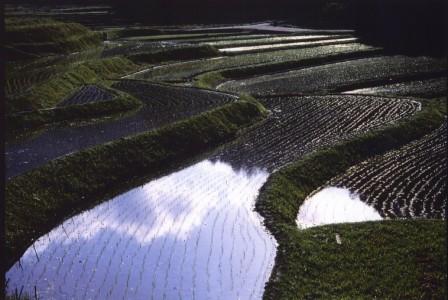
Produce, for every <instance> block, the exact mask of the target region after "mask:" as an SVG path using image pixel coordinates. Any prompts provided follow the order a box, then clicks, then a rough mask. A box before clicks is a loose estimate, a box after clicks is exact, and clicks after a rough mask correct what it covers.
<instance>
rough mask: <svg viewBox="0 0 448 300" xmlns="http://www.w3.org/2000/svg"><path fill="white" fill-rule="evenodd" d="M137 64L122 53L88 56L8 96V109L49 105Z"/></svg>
mask: <svg viewBox="0 0 448 300" xmlns="http://www.w3.org/2000/svg"><path fill="white" fill-rule="evenodd" d="M136 69H138V66H137V65H135V64H134V63H133V62H132V61H130V60H128V59H126V58H124V57H113V58H105V59H92V60H89V61H85V62H82V63H80V64H74V65H71V66H69V67H68V69H67V70H65V71H64V72H62V73H61V74H60V75H59V76H56V77H53V78H50V79H49V80H47V81H45V82H43V83H40V84H37V85H35V86H33V87H32V88H31V89H30V91H29V92H28V93H27V94H26V95H25V96H21V97H18V98H12V99H8V101H7V111H8V113H16V112H20V111H24V110H30V109H31V110H36V109H42V108H51V107H53V106H54V105H56V104H57V103H58V102H60V101H62V100H63V99H64V98H65V97H67V96H68V95H70V93H72V92H73V91H74V90H75V89H77V88H79V87H80V86H82V85H84V84H93V83H101V82H102V83H107V82H106V81H107V79H110V78H113V77H117V76H120V75H124V74H126V73H128V72H131V71H135V70H136Z"/></svg>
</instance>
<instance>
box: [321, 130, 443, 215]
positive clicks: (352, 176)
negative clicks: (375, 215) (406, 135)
mask: <svg viewBox="0 0 448 300" xmlns="http://www.w3.org/2000/svg"><path fill="white" fill-rule="evenodd" d="M446 149H447V122H446V121H445V123H444V124H443V126H442V127H441V128H439V129H438V130H436V131H435V132H434V133H432V134H430V135H427V136H425V137H424V138H422V139H420V140H418V141H415V142H413V143H411V144H408V145H406V146H405V147H403V148H400V149H398V150H395V151H391V152H389V153H387V154H385V155H383V156H379V157H375V158H372V159H371V160H367V161H365V162H363V163H361V164H359V165H356V166H354V167H352V168H350V169H349V170H348V171H347V172H346V173H345V174H343V175H341V176H339V177H336V178H334V179H332V180H331V181H330V183H329V184H330V185H334V186H340V187H345V188H348V189H350V191H352V192H353V193H356V194H359V197H360V199H361V200H362V201H363V202H365V203H367V204H368V205H370V206H371V207H374V208H375V209H376V210H377V211H378V212H379V213H380V214H381V215H382V216H383V217H387V218H421V217H424V218H431V219H433V218H434V219H440V218H443V217H444V214H445V211H446V203H447V200H448V199H447V195H448V191H447V184H446V183H447V182H446V178H447V175H448V174H447V168H446V165H447V156H446V154H447V153H446Z"/></svg>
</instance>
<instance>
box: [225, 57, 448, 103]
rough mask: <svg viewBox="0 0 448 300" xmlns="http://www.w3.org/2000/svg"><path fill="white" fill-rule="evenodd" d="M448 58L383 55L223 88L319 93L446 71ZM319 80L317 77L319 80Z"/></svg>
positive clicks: (263, 91)
mask: <svg viewBox="0 0 448 300" xmlns="http://www.w3.org/2000/svg"><path fill="white" fill-rule="evenodd" d="M444 63H445V60H443V59H442V60H441V59H432V58H429V57H418V58H412V57H406V56H384V57H375V58H364V59H357V60H353V61H345V62H340V63H330V64H327V65H323V66H316V67H310V68H305V69H303V70H297V71H288V72H286V73H278V74H272V75H266V76H256V77H253V78H249V79H242V80H235V81H230V82H227V83H225V84H222V85H220V86H219V89H220V90H223V91H232V92H237V91H238V92H240V93H250V94H255V95H266V94H294V93H319V92H322V91H324V92H325V91H335V90H340V89H344V88H345V87H350V86H356V85H363V84H366V83H367V85H368V84H375V83H374V82H387V81H388V80H392V79H394V78H402V77H406V76H412V75H416V74H417V75H418V74H421V75H425V74H428V73H430V74H431V73H436V72H446V66H445V65H444ZM317 79H318V80H317Z"/></svg>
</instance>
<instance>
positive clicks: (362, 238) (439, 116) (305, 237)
mask: <svg viewBox="0 0 448 300" xmlns="http://www.w3.org/2000/svg"><path fill="white" fill-rule="evenodd" d="M445 114H446V99H441V100H433V101H425V102H424V105H423V109H422V111H420V112H418V113H417V114H416V115H415V116H413V117H412V118H410V119H407V120H404V121H401V122H399V123H397V124H395V125H392V126H390V127H387V128H385V129H382V130H379V131H375V132H372V133H368V134H365V135H363V136H362V137H359V138H355V139H352V140H350V141H348V142H345V143H342V144H339V145H337V146H334V147H331V148H326V149H323V150H320V151H317V152H315V153H313V154H310V155H307V156H305V157H304V158H303V159H301V160H299V161H297V162H295V163H293V164H291V165H290V166H288V167H286V168H284V169H282V170H280V171H278V172H276V173H275V174H274V175H272V176H271V177H270V178H269V179H268V181H267V183H266V184H265V185H264V186H263V188H262V190H261V191H260V196H259V199H258V201H257V203H256V210H257V211H258V212H259V213H260V214H261V215H262V216H263V217H264V218H265V225H266V226H267V228H268V229H269V231H270V232H271V233H272V234H273V235H274V236H275V238H276V240H277V242H278V243H279V247H278V251H277V257H276V265H275V267H274V271H273V273H272V275H271V278H270V281H269V282H268V284H267V286H266V291H265V298H266V299H316V298H323V299H328V298H337V299H344V298H347V299H352V298H357V297H358V298H364V299H373V298H375V297H376V298H377V299H383V298H385V297H386V296H387V297H390V298H391V299H397V297H398V298H400V297H401V298H409V297H408V296H410V295H412V296H413V297H415V298H420V295H421V294H423V293H424V292H425V287H424V285H423V284H418V283H417V282H416V281H415V280H416V279H415V276H423V275H424V273H423V272H421V270H420V269H419V268H418V267H416V266H415V263H414V262H413V261H412V259H413V257H410V256H407V257H403V258H402V259H401V260H395V258H394V257H395V256H396V255H399V254H400V253H410V252H412V251H415V252H416V253H420V250H421V249H420V248H419V247H422V246H426V247H428V249H436V250H437V251H432V252H431V251H430V252H428V251H423V252H421V255H427V256H429V258H428V259H434V261H435V264H438V265H439V266H441V265H443V264H446V258H445V257H444V256H443V257H442V256H440V248H441V247H442V248H444V246H443V245H441V244H440V243H441V241H442V239H443V238H442V237H443V236H444V233H443V235H440V233H441V232H443V230H442V229H441V228H442V227H443V226H444V225H443V224H442V223H443V222H434V223H433V225H427V226H426V225H424V224H423V223H419V222H424V221H409V222H411V223H409V224H411V225H407V224H408V223H406V222H404V223H402V224H403V225H400V224H401V223H390V224H393V225H389V223H384V225H382V223H379V224H380V225H376V227H375V226H372V227H371V229H369V225H370V223H369V225H363V224H352V225H338V226H339V227H338V226H326V227H321V228H315V229H312V230H305V231H300V232H299V230H298V229H297V225H296V222H295V220H296V216H297V213H298V211H299V207H300V205H301V204H302V203H303V201H304V200H305V198H306V197H307V195H309V194H310V193H311V192H312V191H314V190H315V189H317V188H318V187H320V186H322V185H323V184H325V182H327V181H328V180H329V179H331V178H332V177H334V176H336V175H338V174H341V173H343V172H345V171H346V170H347V169H348V168H349V167H350V166H352V165H355V164H358V163H360V162H361V161H363V160H365V159H367V158H369V157H372V156H374V155H381V154H384V153H385V152H387V151H390V150H392V149H395V148H399V147H400V146H402V145H405V144H407V143H409V142H411V141H412V140H415V139H418V138H421V137H422V136H424V135H425V134H428V133H430V132H431V131H433V130H435V129H437V128H438V127H439V126H440V125H441V124H442V122H443V119H444V115H445ZM425 224H430V223H425ZM394 225H397V229H396V230H398V231H400V228H402V227H403V232H406V231H405V230H410V229H409V228H412V226H415V227H416V228H418V226H421V228H422V233H420V235H418V236H419V237H421V236H424V235H425V234H428V235H430V236H431V235H433V234H435V233H437V234H436V236H437V238H430V239H429V240H428V242H427V243H420V242H418V243H417V241H418V238H417V240H414V237H407V239H403V238H401V239H400V236H397V237H396V238H394V237H393V234H392V235H391V234H387V231H386V229H384V230H382V228H388V230H389V228H390V230H392V229H393V228H392V227H393V226H394ZM381 226H384V227H381ZM406 228H408V229H406ZM336 229H338V230H339V229H341V232H342V233H344V234H348V235H349V240H353V241H355V242H356V243H359V244H358V245H352V246H351V245H350V244H348V245H347V247H348V248H343V249H345V250H344V251H342V252H334V249H333V248H331V247H333V246H334V245H333V246H331V247H330V246H328V247H330V248H328V247H326V246H325V245H323V244H322V240H319V241H314V240H313V239H312V237H313V234H312V233H313V232H314V233H315V234H317V235H319V234H327V233H328V232H332V230H336ZM369 230H371V232H375V235H369ZM394 230H395V229H394ZM432 231H434V233H432ZM310 232H311V233H310ZM331 234H332V233H331ZM372 234H373V233H372ZM342 238H343V239H344V235H342ZM373 238H378V239H385V240H387V241H390V243H392V244H391V245H389V244H385V245H384V247H383V248H380V249H379V250H378V249H376V248H375V246H376V243H373V244H372V241H373ZM356 239H359V240H358V241H356ZM391 240H393V242H392V241H391ZM331 243H334V236H333V237H331ZM353 243H354V242H353ZM419 245H420V246H419ZM398 246H399V247H400V248H402V249H399V250H397V247H398ZM344 247H345V246H344ZM358 247H361V248H358ZM392 250H394V251H395V252H394V251H392ZM377 251H384V252H381V253H382V255H383V256H387V258H385V259H384V260H381V259H376V258H374V256H375V255H377V254H378V252H377ZM397 251H398V252H397ZM399 251H402V252H399ZM313 252H315V255H314V254H313ZM412 253H413V252H412ZM309 255H313V256H312V257H310V256H309ZM344 255H347V261H348V262H350V263H348V264H347V263H346V262H345V261H343V259H344V257H345V256H344ZM400 255H401V254H400ZM356 257H358V259H357V261H356V265H354V262H353V259H355V258H356ZM340 260H342V261H340ZM413 263H414V264H413ZM388 264H389V265H388ZM390 264H392V265H390ZM402 264H404V266H402ZM406 266H409V272H408V273H400V272H402V271H403V269H404V268H406ZM391 269H394V270H397V271H396V272H394V273H390V274H388V273H385V272H380V271H381V270H391ZM369 272H371V273H369ZM428 272H429V275H428V276H433V277H434V278H437V282H439V281H440V280H441V279H440V278H441V277H440V276H442V275H441V273H440V269H439V268H436V269H435V270H433V271H428ZM321 273H326V274H321ZM400 274H401V276H403V277H404V278H401V280H400V281H399V285H395V286H389V285H388V284H389V283H390V282H391V280H392V279H394V278H396V277H397V276H398V275H400ZM383 276H390V278H383ZM425 276H426V275H425ZM353 278H361V279H360V280H358V281H356V280H354V281H349V280H348V279H353ZM367 279H368V280H367ZM392 281H393V280H392ZM397 283H398V282H397ZM405 283H406V285H405ZM409 285H413V289H411V290H410V291H409V293H411V294H409V295H405V294H404V293H406V291H405V290H402V289H403V288H408V287H409ZM442 287H443V285H442ZM442 287H441V286H440V285H439V286H438V287H436V288H435V289H436V291H435V292H436V293H441V292H442V291H441V288H442ZM400 293H401V294H400ZM419 293H421V294H419ZM361 294H362V295H363V296H362V297H361ZM330 296H331V297H330ZM411 298H412V297H411Z"/></svg>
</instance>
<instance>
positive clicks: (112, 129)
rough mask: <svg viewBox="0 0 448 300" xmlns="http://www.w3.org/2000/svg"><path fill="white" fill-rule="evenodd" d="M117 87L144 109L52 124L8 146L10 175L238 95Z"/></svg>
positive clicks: (141, 84) (134, 85) (123, 83)
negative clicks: (85, 121) (107, 117)
mask: <svg viewBox="0 0 448 300" xmlns="http://www.w3.org/2000/svg"><path fill="white" fill-rule="evenodd" d="M114 87H115V88H116V89H118V90H122V91H126V92H129V93H130V94H131V95H134V96H135V97H136V98H137V99H139V100H141V101H142V102H143V106H142V108H141V109H140V110H139V111H137V112H135V113H133V114H131V115H130V116H126V117H123V118H118V119H113V120H109V121H108V120H106V121H103V122H99V123H93V124H84V125H83V124H81V125H73V126H64V127H61V126H53V127H50V128H48V129H46V130H44V131H43V132H42V133H40V134H38V135H37V136H32V137H30V138H26V139H24V140H21V141H17V142H15V143H12V144H10V145H7V147H6V161H7V162H6V165H7V167H6V174H7V177H12V176H16V175H19V174H22V173H24V172H26V171H29V170H31V169H33V168H36V167H38V166H40V165H42V164H44V163H46V162H48V161H50V160H52V159H55V158H57V157H60V156H63V155H66V154H69V153H72V152H75V151H79V150H82V149H85V148H87V147H92V146H95V145H99V144H102V143H106V142H109V141H112V140H115V139H119V138H122V137H126V136H130V135H134V134H137V133H140V132H144V131H147V130H150V129H155V128H158V127H160V126H163V125H165V124H168V123H172V122H175V121H178V120H181V119H185V118H187V117H189V116H192V115H195V114H198V113H200V112H204V111H206V110H209V109H212V108H214V107H217V106H219V105H223V104H225V103H228V102H230V101H234V100H235V96H233V95H229V94H223V93H220V92H212V91H204V90H198V89H191V88H181V87H170V86H166V85H159V84H153V83H145V82H141V81H125V80H124V81H119V82H117V83H116V84H115V85H114Z"/></svg>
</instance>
